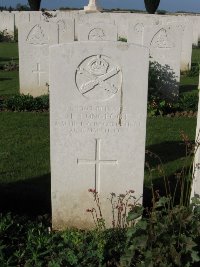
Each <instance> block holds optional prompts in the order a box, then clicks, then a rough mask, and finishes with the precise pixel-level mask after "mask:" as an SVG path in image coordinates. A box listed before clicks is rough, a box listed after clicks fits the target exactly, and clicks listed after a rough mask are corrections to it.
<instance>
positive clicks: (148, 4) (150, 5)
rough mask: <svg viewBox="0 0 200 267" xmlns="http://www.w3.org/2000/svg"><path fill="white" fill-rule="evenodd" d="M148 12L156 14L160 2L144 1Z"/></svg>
mask: <svg viewBox="0 0 200 267" xmlns="http://www.w3.org/2000/svg"><path fill="white" fill-rule="evenodd" d="M144 3H145V8H146V11H147V12H148V13H149V14H154V13H155V12H156V10H157V8H158V6H159V4H160V0H144Z"/></svg>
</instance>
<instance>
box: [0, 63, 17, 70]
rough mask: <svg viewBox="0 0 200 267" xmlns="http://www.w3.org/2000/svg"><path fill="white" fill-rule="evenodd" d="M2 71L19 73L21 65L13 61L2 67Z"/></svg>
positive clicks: (0, 67) (0, 66)
mask: <svg viewBox="0 0 200 267" xmlns="http://www.w3.org/2000/svg"><path fill="white" fill-rule="evenodd" d="M0 69H1V70H4V71H18V70H19V65H18V64H17V63H16V62H14V61H13V60H12V61H9V62H8V63H6V64H4V65H0Z"/></svg>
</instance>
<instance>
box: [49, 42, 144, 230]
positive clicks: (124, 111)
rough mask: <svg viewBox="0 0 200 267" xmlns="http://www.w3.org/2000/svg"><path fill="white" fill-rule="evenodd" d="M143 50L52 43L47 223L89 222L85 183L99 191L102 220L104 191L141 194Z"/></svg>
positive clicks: (106, 205)
mask: <svg viewBox="0 0 200 267" xmlns="http://www.w3.org/2000/svg"><path fill="white" fill-rule="evenodd" d="M148 56H149V51H148V49H147V48H144V47H141V46H137V45H133V44H127V43H121V42H103V41H102V42H95V41H94V42H74V43H73V44H72V43H71V44H66V45H59V46H52V47H51V48H50V125H51V126H50V128H51V130H50V132H51V177H52V181H51V186H52V215H53V228H55V229H62V228H66V227H78V228H83V229H90V228H91V227H93V226H94V224H93V220H92V218H91V217H90V216H91V214H88V213H87V212H86V210H87V209H88V208H89V209H90V208H92V207H95V208H96V206H95V203H94V201H93V197H92V196H91V193H89V192H88V189H89V188H92V189H95V190H96V191H98V193H99V195H100V201H101V208H102V213H103V217H104V218H105V220H106V225H107V226H111V224H112V212H111V205H110V202H109V200H108V197H110V193H112V192H114V193H116V194H117V195H118V194H120V193H126V191H128V190H130V189H133V190H135V196H136V197H138V198H139V197H140V196H141V195H142V193H143V179H144V156H145V133H146V112H147V87H148V85H147V83H148V61H149V59H148ZM130 58H132V60H133V62H134V64H130ZM60 66H62V67H60ZM141 77H142V78H141ZM140 201H141V200H140Z"/></svg>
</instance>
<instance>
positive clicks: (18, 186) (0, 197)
mask: <svg viewBox="0 0 200 267" xmlns="http://www.w3.org/2000/svg"><path fill="white" fill-rule="evenodd" d="M0 212H3V213H4V212H12V213H14V214H20V215H28V216H37V215H43V214H51V179H50V173H49V174H46V175H43V176H40V177H36V178H31V179H27V180H26V181H18V182H15V183H9V184H0Z"/></svg>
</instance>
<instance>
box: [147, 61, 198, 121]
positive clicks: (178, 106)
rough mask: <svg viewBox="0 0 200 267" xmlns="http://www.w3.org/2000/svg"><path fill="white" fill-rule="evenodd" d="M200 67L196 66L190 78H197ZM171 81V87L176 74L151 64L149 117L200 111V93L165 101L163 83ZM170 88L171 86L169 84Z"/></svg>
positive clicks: (154, 63)
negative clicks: (199, 94) (199, 105)
mask: <svg viewBox="0 0 200 267" xmlns="http://www.w3.org/2000/svg"><path fill="white" fill-rule="evenodd" d="M198 71H199V66H198V65H194V67H193V68H192V69H191V71H190V72H187V75H188V76H189V75H190V76H196V75H197V73H198ZM170 79H171V85H172V86H173V83H174V82H175V78H174V74H173V73H170V72H168V69H167V68H165V67H163V66H161V65H160V64H159V63H157V62H152V63H150V66H149V88H148V105H147V108H148V115H149V116H158V115H161V116H162V115H167V114H170V113H176V112H190V111H192V112H196V111H197V110H198V91H197V92H192V93H188V94H182V95H180V96H179V98H177V99H175V100H173V99H171V100H170V99H167V98H166V99H165V98H164V97H163V92H162V90H161V87H162V83H163V81H165V80H166V81H168V80H170ZM168 85H169V86H170V84H168Z"/></svg>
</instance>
